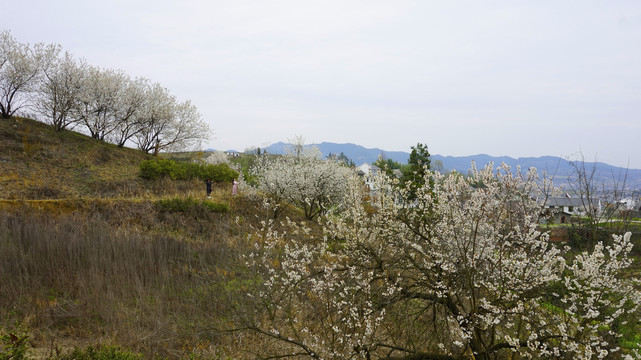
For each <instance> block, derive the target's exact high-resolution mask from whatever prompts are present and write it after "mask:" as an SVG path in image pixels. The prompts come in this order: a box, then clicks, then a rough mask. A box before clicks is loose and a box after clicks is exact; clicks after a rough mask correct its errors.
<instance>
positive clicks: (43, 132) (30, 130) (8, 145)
mask: <svg viewBox="0 0 641 360" xmlns="http://www.w3.org/2000/svg"><path fill="white" fill-rule="evenodd" d="M147 158H149V155H147V154H145V153H143V152H141V151H138V150H134V149H128V148H118V147H117V146H115V145H112V144H109V143H106V142H102V141H97V140H95V139H92V138H90V137H88V136H85V135H82V134H79V133H77V132H73V131H63V132H56V131H54V130H53V128H52V127H50V126H48V125H46V124H43V123H40V122H37V121H33V120H30V119H16V120H3V121H0V198H2V199H56V198H69V197H100V196H122V195H129V194H137V193H141V190H142V189H143V188H144V185H143V184H141V181H140V180H138V178H137V172H138V165H139V163H140V162H141V161H142V160H144V159H147Z"/></svg>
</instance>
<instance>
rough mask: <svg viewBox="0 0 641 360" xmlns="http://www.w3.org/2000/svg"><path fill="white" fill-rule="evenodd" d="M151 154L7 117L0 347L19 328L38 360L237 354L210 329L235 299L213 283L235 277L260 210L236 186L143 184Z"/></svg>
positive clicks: (1, 184) (0, 172)
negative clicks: (87, 352) (86, 353)
mask: <svg viewBox="0 0 641 360" xmlns="http://www.w3.org/2000/svg"><path fill="white" fill-rule="evenodd" d="M196 155H197V154H196ZM181 156H182V157H183V158H184V157H185V156H186V155H185V154H182V155H181ZM149 158H150V156H149V155H147V154H144V153H142V152H140V151H138V150H134V149H127V148H118V147H116V146H114V145H112V144H108V143H105V142H102V141H97V140H95V139H91V138H89V137H87V136H84V135H82V134H78V133H75V132H72V131H65V132H60V133H59V132H55V131H53V129H52V128H51V127H49V126H48V125H46V124H42V123H39V122H36V121H33V120H29V119H16V120H14V119H11V120H0V350H2V348H3V346H6V345H7V342H9V347H12V346H14V347H15V346H17V345H15V344H13V345H12V344H11V342H12V340H11V339H13V338H12V336H9V335H8V334H11V335H14V336H18V338H22V336H27V342H28V346H27V347H28V350H27V356H28V357H32V358H55V357H56V356H57V355H58V354H65V353H69V352H70V351H71V350H72V349H73V348H74V347H80V348H84V347H85V346H88V345H94V346H105V345H117V346H123V347H125V348H127V349H130V350H132V351H136V352H141V353H143V354H145V356H146V357H158V356H160V357H167V358H182V357H185V356H187V354H192V355H193V354H197V355H199V356H200V355H202V356H203V357H205V358H216V357H218V356H219V355H220V356H222V355H221V354H222V353H223V350H224V353H225V354H233V352H234V348H235V345H234V341H235V340H234V339H233V338H225V337H221V336H220V335H214V334H213V333H212V331H211V326H212V323H213V322H214V321H215V320H216V315H215V314H216V313H217V312H218V311H219V310H220V306H221V305H220V303H222V301H221V298H220V297H223V296H225V294H222V293H216V292H212V289H213V287H212V284H215V283H217V282H220V281H229V280H228V279H229V276H230V271H229V270H227V269H229V268H231V266H232V264H237V263H238V258H239V256H240V255H239V253H240V252H241V251H242V249H244V248H245V247H247V241H248V240H247V233H248V232H249V231H250V228H251V226H252V225H256V221H257V219H258V218H259V217H260V216H261V211H262V210H261V207H260V206H259V204H257V203H253V202H252V200H250V199H247V198H244V197H232V196H231V192H230V190H231V189H230V187H231V185H230V184H227V183H222V184H215V185H214V191H213V193H212V198H211V199H207V198H206V197H205V186H204V184H203V183H202V182H200V181H198V180H190V181H173V180H170V179H160V180H155V181H151V180H144V179H141V178H140V177H139V176H138V171H139V164H140V163H141V161H143V160H146V159H149ZM290 215H292V216H294V217H296V214H295V213H293V214H290ZM223 276H224V277H226V278H227V280H222V279H223ZM0 358H2V351H0Z"/></svg>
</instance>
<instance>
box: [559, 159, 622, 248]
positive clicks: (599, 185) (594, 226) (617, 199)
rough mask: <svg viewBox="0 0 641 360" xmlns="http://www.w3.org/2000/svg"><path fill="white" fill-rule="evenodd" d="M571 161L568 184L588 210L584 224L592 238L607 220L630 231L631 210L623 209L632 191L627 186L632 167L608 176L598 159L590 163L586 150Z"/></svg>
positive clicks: (572, 192)
mask: <svg viewBox="0 0 641 360" xmlns="http://www.w3.org/2000/svg"><path fill="white" fill-rule="evenodd" d="M569 163H570V166H571V168H572V170H573V171H572V174H571V175H570V177H569V178H568V187H569V190H570V192H571V194H572V195H574V196H577V197H578V198H579V199H580V202H581V206H582V207H583V209H584V210H585V215H584V216H583V217H582V219H583V224H584V225H585V226H586V227H587V229H588V230H589V235H590V237H591V239H592V241H593V242H596V241H597V240H598V239H599V238H600V236H599V234H600V233H601V229H602V225H603V224H606V225H607V226H608V227H609V228H610V229H611V230H614V231H617V232H621V231H626V230H627V229H628V226H629V224H630V217H629V213H628V212H626V211H623V210H624V208H623V206H622V200H623V199H624V198H625V197H626V195H631V194H630V191H629V189H627V176H628V170H627V169H626V170H624V171H621V172H619V173H618V174H617V173H611V174H609V176H607V175H606V174H603V173H602V172H601V171H599V169H598V167H597V165H598V163H597V162H596V161H594V162H592V163H591V164H590V163H586V161H585V157H584V156H583V154H579V157H578V159H577V160H573V161H570V162H569ZM572 195H571V196H572ZM601 235H604V234H601ZM601 237H603V236H601Z"/></svg>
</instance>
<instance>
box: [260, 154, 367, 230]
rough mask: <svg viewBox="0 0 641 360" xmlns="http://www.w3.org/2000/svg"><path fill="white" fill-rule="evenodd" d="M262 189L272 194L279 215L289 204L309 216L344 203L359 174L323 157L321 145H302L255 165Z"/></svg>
mask: <svg viewBox="0 0 641 360" xmlns="http://www.w3.org/2000/svg"><path fill="white" fill-rule="evenodd" d="M251 172H252V175H253V176H255V177H256V179H257V183H258V186H257V188H258V190H260V191H261V192H263V193H264V194H266V195H268V196H269V197H270V199H271V202H272V203H273V204H274V209H275V215H278V212H279V211H280V210H281V209H283V208H284V206H286V205H287V204H294V205H296V206H299V207H301V208H302V209H303V210H304V211H305V216H306V217H307V218H308V219H313V218H315V217H316V216H318V215H320V214H324V213H326V212H327V211H329V210H331V209H332V208H335V207H338V206H340V205H341V204H342V203H343V199H344V198H345V196H346V193H347V191H349V187H350V186H351V185H352V183H353V182H354V181H355V173H354V171H353V170H351V169H350V168H348V167H345V166H343V165H341V164H340V163H338V162H337V161H334V160H323V159H322V158H321V153H320V151H319V150H318V148H317V147H314V146H309V147H303V146H302V144H300V145H299V146H298V147H296V146H295V147H294V148H293V149H291V150H290V151H289V152H288V153H287V154H285V155H282V156H277V157H259V158H258V159H257V162H256V163H255V165H254V166H253V168H252V170H251Z"/></svg>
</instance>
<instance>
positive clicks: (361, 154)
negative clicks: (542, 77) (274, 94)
mask: <svg viewBox="0 0 641 360" xmlns="http://www.w3.org/2000/svg"><path fill="white" fill-rule="evenodd" d="M288 145H289V144H287V143H283V142H277V143H274V144H272V145H270V146H268V147H266V148H263V149H261V151H264V150H266V151H267V152H268V153H270V154H283V153H285V149H286V147H287V146H288ZM312 145H313V146H317V147H318V148H319V150H320V151H321V153H322V154H323V156H327V155H329V154H337V155H338V154H340V153H341V152H342V153H343V154H345V156H347V157H348V158H350V159H352V160H353V161H354V163H355V164H356V165H361V164H363V163H370V164H371V163H373V162H375V161H376V160H377V159H378V157H379V156H380V155H383V156H384V157H386V158H387V159H392V160H394V161H397V162H400V163H407V160H408V158H409V152H403V151H385V150H382V149H378V148H373V149H369V148H365V147H363V146H360V145H356V144H349V143H348V144H337V143H330V142H322V143H320V144H312ZM430 158H431V159H432V162H433V163H434V162H436V161H440V162H441V163H442V164H443V168H444V169H445V170H449V171H452V170H454V171H457V172H461V173H467V171H468V170H469V169H470V165H471V163H472V161H474V162H475V163H476V166H477V167H479V168H480V167H483V166H485V165H487V164H489V163H490V162H492V163H494V165H495V166H498V165H500V164H501V163H505V164H507V165H509V166H510V167H511V168H512V169H516V167H517V166H520V167H521V169H523V170H527V169H529V168H531V167H535V168H536V169H537V170H538V171H539V172H541V171H546V172H547V173H548V174H550V175H554V181H555V183H556V184H557V185H563V184H567V180H568V178H569V177H570V176H572V173H573V171H574V168H573V167H572V166H571V164H570V161H568V160H567V159H563V158H561V157H556V156H541V157H522V158H517V159H515V158H511V157H509V156H498V157H497V156H490V155H485V154H478V155H470V156H442V155H437V154H432V155H431V156H430ZM584 165H585V168H586V169H587V170H588V171H591V170H592V169H593V168H596V174H597V175H598V177H599V181H597V183H598V184H601V183H605V184H606V186H607V185H608V184H609V185H610V186H612V185H613V184H614V182H615V181H617V180H618V181H621V180H622V179H623V177H624V176H625V177H626V184H627V186H626V187H627V188H628V189H641V169H625V168H621V167H616V166H612V165H608V164H606V163H602V162H587V161H586V162H585V164H584ZM626 172H627V175H626Z"/></svg>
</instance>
